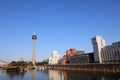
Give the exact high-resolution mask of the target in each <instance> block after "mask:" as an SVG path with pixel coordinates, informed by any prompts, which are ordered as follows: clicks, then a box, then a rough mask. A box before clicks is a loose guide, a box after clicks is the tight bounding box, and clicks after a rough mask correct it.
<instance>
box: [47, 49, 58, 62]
mask: <svg viewBox="0 0 120 80" xmlns="http://www.w3.org/2000/svg"><path fill="white" fill-rule="evenodd" d="M58 63H60V55H59V54H58V53H57V51H53V52H52V56H51V57H50V58H49V64H58Z"/></svg>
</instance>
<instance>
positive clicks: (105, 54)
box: [101, 42, 120, 63]
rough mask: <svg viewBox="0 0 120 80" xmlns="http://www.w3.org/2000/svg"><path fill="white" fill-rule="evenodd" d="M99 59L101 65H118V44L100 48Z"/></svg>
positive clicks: (119, 61) (119, 58)
mask: <svg viewBox="0 0 120 80" xmlns="http://www.w3.org/2000/svg"><path fill="white" fill-rule="evenodd" d="M101 57H102V62H103V63H115V62H116V63H120V42H115V43H112V45H109V46H105V47H104V48H102V50H101Z"/></svg>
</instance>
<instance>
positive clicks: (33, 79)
mask: <svg viewBox="0 0 120 80" xmlns="http://www.w3.org/2000/svg"><path fill="white" fill-rule="evenodd" d="M32 80H35V70H32Z"/></svg>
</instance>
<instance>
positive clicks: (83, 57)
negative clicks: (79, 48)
mask: <svg viewBox="0 0 120 80" xmlns="http://www.w3.org/2000/svg"><path fill="white" fill-rule="evenodd" d="M93 62H94V55H93V53H84V54H80V55H75V56H71V57H70V64H80V63H93Z"/></svg>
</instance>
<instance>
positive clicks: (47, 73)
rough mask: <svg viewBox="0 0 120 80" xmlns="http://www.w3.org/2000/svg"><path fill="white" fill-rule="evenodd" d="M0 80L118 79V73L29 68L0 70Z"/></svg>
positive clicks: (119, 77) (119, 79)
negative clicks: (12, 70) (11, 70)
mask: <svg viewBox="0 0 120 80" xmlns="http://www.w3.org/2000/svg"><path fill="white" fill-rule="evenodd" d="M0 80H120V75H115V74H113V73H100V72H79V71H59V70H29V71H27V72H20V73H16V72H12V73H7V72H2V71H1V70H0Z"/></svg>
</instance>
